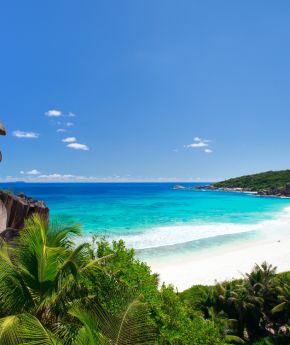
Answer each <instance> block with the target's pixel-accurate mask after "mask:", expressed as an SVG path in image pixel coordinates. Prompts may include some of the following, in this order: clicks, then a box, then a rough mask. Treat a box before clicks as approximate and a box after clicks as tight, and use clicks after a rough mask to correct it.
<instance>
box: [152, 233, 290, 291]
mask: <svg viewBox="0 0 290 345" xmlns="http://www.w3.org/2000/svg"><path fill="white" fill-rule="evenodd" d="M277 238H279V236H278V235H277ZM182 259H183V260H180V259H179V260H178V259H177V260H176V258H169V259H168V260H166V262H165V261H160V262H157V261H156V262H150V260H149V261H148V262H147V263H148V264H149V265H150V266H151V269H152V272H154V273H158V274H159V276H160V283H161V284H162V283H163V282H165V283H166V284H172V285H174V287H176V288H177V290H178V291H183V290H186V289H188V288H190V287H191V286H193V285H198V284H202V285H213V284H215V283H217V282H222V281H225V280H232V279H238V278H242V276H243V274H245V273H248V272H250V271H251V270H252V268H253V267H254V265H255V264H261V263H262V262H263V261H267V262H268V263H269V264H272V265H273V266H277V272H283V271H288V270H290V238H284V239H282V240H279V239H278V240H274V239H272V240H261V241H259V240H257V241H254V242H251V243H244V244H240V245H234V246H230V247H229V248H227V249H226V250H224V248H222V249H216V250H212V251H210V252H207V253H200V254H197V253H194V254H187V255H185V256H184V257H183V258H182Z"/></svg>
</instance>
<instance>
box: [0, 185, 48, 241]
mask: <svg viewBox="0 0 290 345" xmlns="http://www.w3.org/2000/svg"><path fill="white" fill-rule="evenodd" d="M33 214H38V215H39V216H40V217H41V218H42V219H44V220H45V221H48V219H49V209H48V207H47V206H46V205H45V204H44V203H43V202H42V201H39V200H34V199H33V198H29V197H26V196H25V195H21V196H16V195H12V194H11V193H9V192H7V191H0V234H1V235H2V234H3V235H4V233H5V234H6V235H5V236H4V237H7V236H8V237H9V236H10V235H11V234H12V233H13V234H15V233H17V232H18V231H19V230H20V229H21V228H23V226H24V222H25V219H27V218H29V217H31V216H32V215H33ZM7 232H10V233H9V234H7ZM2 237H3V236H2Z"/></svg>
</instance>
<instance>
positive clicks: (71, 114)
mask: <svg viewBox="0 0 290 345" xmlns="http://www.w3.org/2000/svg"><path fill="white" fill-rule="evenodd" d="M68 117H76V114H75V113H72V112H71V111H70V112H69V113H68Z"/></svg>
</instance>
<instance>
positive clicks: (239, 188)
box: [174, 170, 290, 197]
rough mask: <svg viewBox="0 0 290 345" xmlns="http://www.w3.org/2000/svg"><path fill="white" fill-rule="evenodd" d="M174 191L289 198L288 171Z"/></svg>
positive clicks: (289, 171)
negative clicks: (184, 190)
mask: <svg viewBox="0 0 290 345" xmlns="http://www.w3.org/2000/svg"><path fill="white" fill-rule="evenodd" d="M174 189H209V190H224V191H236V192H252V193H256V194H258V195H266V196H280V197H283V196H284V197H290V170H279V171H266V172H262V173H259V174H253V175H245V176H241V177H235V178H231V179H228V180H224V181H221V182H216V183H213V184H210V185H206V186H193V187H189V188H188V187H185V186H181V185H178V186H175V187H174Z"/></svg>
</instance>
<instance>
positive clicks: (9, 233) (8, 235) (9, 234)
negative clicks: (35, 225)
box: [0, 228, 19, 242]
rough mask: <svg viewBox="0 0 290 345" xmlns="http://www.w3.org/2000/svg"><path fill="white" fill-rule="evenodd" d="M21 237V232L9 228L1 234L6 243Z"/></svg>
mask: <svg viewBox="0 0 290 345" xmlns="http://www.w3.org/2000/svg"><path fill="white" fill-rule="evenodd" d="M18 235H19V230H17V229H12V228H8V229H5V230H4V231H2V232H1V233H0V237H1V238H2V239H3V240H5V241H6V242H9V241H12V240H13V239H14V238H15V237H17V236H18Z"/></svg>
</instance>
